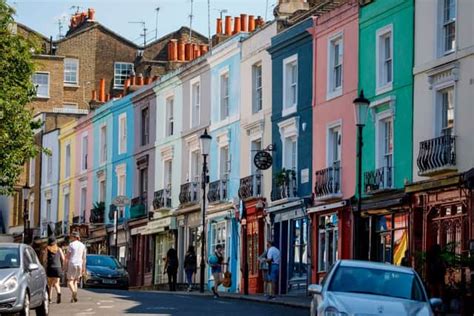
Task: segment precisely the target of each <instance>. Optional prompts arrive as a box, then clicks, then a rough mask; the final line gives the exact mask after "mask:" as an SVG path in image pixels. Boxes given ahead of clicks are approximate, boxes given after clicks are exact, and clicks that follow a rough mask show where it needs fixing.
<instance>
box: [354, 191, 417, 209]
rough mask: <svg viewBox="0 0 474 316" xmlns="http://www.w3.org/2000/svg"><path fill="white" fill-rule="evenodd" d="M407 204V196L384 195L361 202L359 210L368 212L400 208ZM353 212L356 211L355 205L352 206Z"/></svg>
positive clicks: (403, 194) (402, 194) (398, 194)
mask: <svg viewBox="0 0 474 316" xmlns="http://www.w3.org/2000/svg"><path fill="white" fill-rule="evenodd" d="M407 202H408V195H407V194H405V193H396V194H391V195H389V196H387V195H386V196H383V197H374V198H372V199H368V200H365V201H362V206H361V210H362V211H370V210H379V209H387V208H395V207H400V206H402V205H403V204H405V203H407ZM353 210H354V211H357V204H355V205H354V208H353Z"/></svg>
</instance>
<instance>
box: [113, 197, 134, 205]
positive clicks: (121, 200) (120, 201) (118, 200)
mask: <svg viewBox="0 0 474 316" xmlns="http://www.w3.org/2000/svg"><path fill="white" fill-rule="evenodd" d="M112 204H113V205H115V206H117V207H124V206H126V205H129V204H130V199H129V198H128V197H126V196H125V195H119V196H116V197H115V198H114V199H113V200H112Z"/></svg>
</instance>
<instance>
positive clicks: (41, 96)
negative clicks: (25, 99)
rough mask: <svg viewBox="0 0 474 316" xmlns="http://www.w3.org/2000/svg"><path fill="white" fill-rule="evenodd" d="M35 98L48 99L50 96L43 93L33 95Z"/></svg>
mask: <svg viewBox="0 0 474 316" xmlns="http://www.w3.org/2000/svg"><path fill="white" fill-rule="evenodd" d="M34 98H35V99H40V100H48V99H49V98H50V97H49V95H48V96H44V95H37V96H35V97H34Z"/></svg>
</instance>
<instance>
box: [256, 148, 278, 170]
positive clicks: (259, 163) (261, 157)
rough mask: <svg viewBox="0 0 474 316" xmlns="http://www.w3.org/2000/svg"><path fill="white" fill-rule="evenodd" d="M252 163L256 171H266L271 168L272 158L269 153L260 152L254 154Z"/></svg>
mask: <svg viewBox="0 0 474 316" xmlns="http://www.w3.org/2000/svg"><path fill="white" fill-rule="evenodd" d="M253 163H254V164H255V166H256V167H257V168H258V169H261V170H267V169H268V168H270V167H271V166H272V163H273V158H272V155H270V153H269V152H266V151H263V150H261V151H259V152H257V153H256V154H255V157H254V158H253Z"/></svg>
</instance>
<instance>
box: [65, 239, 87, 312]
mask: <svg viewBox="0 0 474 316" xmlns="http://www.w3.org/2000/svg"><path fill="white" fill-rule="evenodd" d="M71 237H72V239H73V241H72V242H71V243H70V244H69V246H68V251H67V255H66V267H67V273H66V274H67V285H68V287H69V290H71V294H72V298H71V303H74V302H77V300H78V299H77V282H78V281H79V278H80V277H81V276H82V275H83V274H84V273H85V271H86V246H85V245H84V244H83V243H82V242H81V241H80V239H81V235H80V234H79V232H77V231H76V232H73V233H72V236H71Z"/></svg>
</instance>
